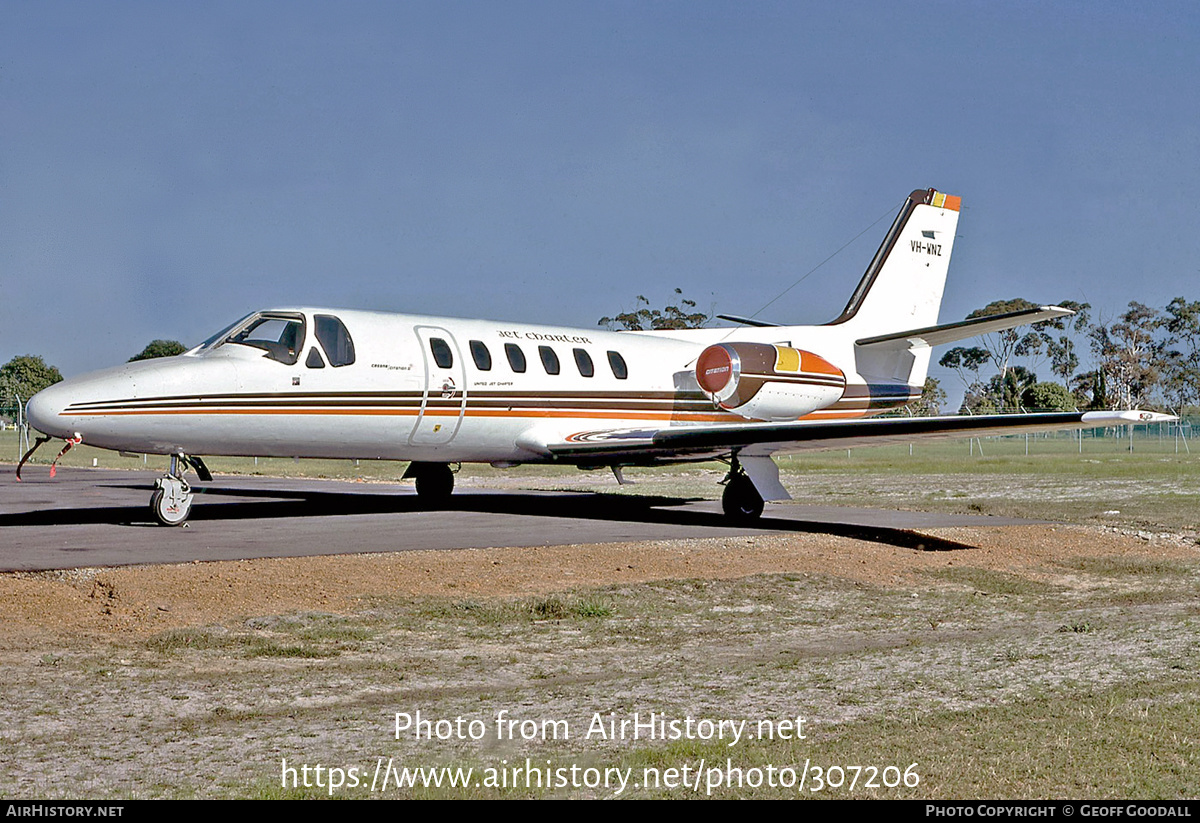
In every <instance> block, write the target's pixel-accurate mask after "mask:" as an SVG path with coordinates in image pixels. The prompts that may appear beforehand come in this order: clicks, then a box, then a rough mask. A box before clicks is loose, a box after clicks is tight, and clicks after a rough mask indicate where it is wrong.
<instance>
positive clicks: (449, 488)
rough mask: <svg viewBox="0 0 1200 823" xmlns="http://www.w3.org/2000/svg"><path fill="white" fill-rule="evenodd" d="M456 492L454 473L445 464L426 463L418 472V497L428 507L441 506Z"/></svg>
mask: <svg viewBox="0 0 1200 823" xmlns="http://www.w3.org/2000/svg"><path fill="white" fill-rule="evenodd" d="M453 491H454V472H452V471H450V466H448V465H447V464H445V463H426V464H425V465H423V466H422V467H421V470H420V471H419V472H417V497H418V498H420V500H421V502H422V503H424V504H426V505H428V506H441V505H444V504H445V503H446V501H447V500H449V499H450V495H451V493H452V492H453Z"/></svg>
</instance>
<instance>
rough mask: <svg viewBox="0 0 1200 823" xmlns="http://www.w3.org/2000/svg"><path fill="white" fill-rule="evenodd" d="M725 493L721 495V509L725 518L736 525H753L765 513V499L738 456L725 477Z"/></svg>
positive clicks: (735, 456) (734, 458) (731, 463)
mask: <svg viewBox="0 0 1200 823" xmlns="http://www.w3.org/2000/svg"><path fill="white" fill-rule="evenodd" d="M724 482H725V492H724V493H723V494H722V495H721V508H722V509H723V510H724V511H725V516H726V517H728V518H729V519H730V520H732V521H733V522H734V523H753V522H754V521H755V520H758V518H759V517H760V516H761V515H762V513H763V498H762V495H761V494H759V493H758V489H756V488H754V483H753V482H752V481H751V480H750V478H749V477H748V476H747V475H746V471H745V469H743V468H742V467H741V465H740V464H739V463H738V459H737V455H734V457H733V460H732V461H731V462H730V464H729V474H728V475H726V476H725V481H724Z"/></svg>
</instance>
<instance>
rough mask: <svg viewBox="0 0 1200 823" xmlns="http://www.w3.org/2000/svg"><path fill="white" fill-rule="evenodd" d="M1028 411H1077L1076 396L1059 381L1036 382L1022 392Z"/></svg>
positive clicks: (1023, 404) (1022, 399)
mask: <svg viewBox="0 0 1200 823" xmlns="http://www.w3.org/2000/svg"><path fill="white" fill-rule="evenodd" d="M1021 405H1022V406H1024V407H1025V409H1026V410H1027V411H1075V397H1074V396H1073V395H1072V394H1071V392H1070V391H1068V390H1067V387H1066V386H1063V385H1061V384H1059V383H1045V382H1043V383H1034V384H1033V385H1032V386H1030V387H1029V388H1027V389H1025V391H1023V392H1022V393H1021Z"/></svg>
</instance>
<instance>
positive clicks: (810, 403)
mask: <svg viewBox="0 0 1200 823" xmlns="http://www.w3.org/2000/svg"><path fill="white" fill-rule="evenodd" d="M959 208H960V198H958V197H952V196H949V195H946V194H944V193H941V192H938V191H935V190H933V189H929V190H918V191H915V192H913V193H912V194H911V195H910V196H909V198H908V200H907V201H906V203H905V204H904V207H903V208H902V209H901V211H900V213H899V215H898V216H897V217H896V220H895V222H894V223H893V224H892V227H891V228H890V229H889V230H888V233H887V236H886V237H885V238H884V241H883V244H882V245H881V246H880V247H879V251H878V252H876V254H875V257H874V258H873V259H872V260H871V264H870V266H868V268H867V271H866V274H865V275H864V276H863V278H862V281H861V282H860V283H859V284H858V288H857V289H856V290H855V292H854V295H853V296H852V297H851V298H850V302H849V303H848V304H847V305H846V308H845V310H844V311H843V312H842V314H841V315H840V316H839V317H837V318H836V319H834V320H833V321H831V322H829V323H826V324H824V325H819V326H783V325H773V324H766V323H762V322H760V321H752V320H744V319H740V318H727V319H732V320H735V321H738V322H741V323H742V324H743V325H742V326H740V327H732V328H708V329H688V330H682V331H648V332H647V331H639V332H629V331H625V332H609V331H597V330H591V329H572V328H560V327H556V326H536V325H526V324H520V323H503V322H491V321H487V320H459V319H452V318H446V317H420V316H414V315H404V314H385V313H382V312H365V311H343V310H334V309H319V308H304V307H297V308H282V309H271V310H268V311H260V312H255V313H254V314H251V315H249V316H247V317H244V318H242V319H241V320H239V321H237V322H236V323H234V324H233V325H231V326H229V327H228V328H226V329H224V330H222V331H220V332H218V333H217V334H215V335H213V336H212V337H210V338H209V339H208V340H206V341H205V342H204V343H202V344H201V345H199V346H197V347H196V348H194V349H192V350H191V351H189V352H187V353H185V354H181V355H179V356H177V357H171V358H164V359H160V360H150V361H142V362H137V363H127V364H125V365H123V366H118V367H117V368H114V369H109V370H106V371H101V372H96V373H93V374H88V375H84V376H81V377H76V378H73V379H70V380H65V381H63V382H61V383H58V384H56V385H54V386H51V387H50V388H48V389H45V390H44V391H42V392H40V393H38V394H37V395H36V396H34V397H33V399H32V400H30V401H29V406H28V417H29V420H30V422H31V423H32V425H33V426H34V427H35V428H37V429H38V430H40V431H41V432H43V433H44V434H46V435H47V437H46V438H41V439H40V442H45V440H48V439H49V438H50V437H58V438H63V439H64V440H66V441H67V445H66V446H65V447H64V452H65V450H66V449H67V448H70V446H71V445H73V444H75V443H79V442H84V443H88V444H90V445H93V446H99V447H101V448H106V449H114V450H120V451H126V452H138V453H150V454H164V455H170V458H171V461H170V469H169V470H168V472H167V474H166V476H164V477H162V478H161V479H159V480H158V481H157V483H156V489H155V491H154V494H153V497H152V500H151V507H152V509H153V512H154V514H155V516H156V517H157V519H158V520H159V521H160V522H162V523H164V524H167V525H179V524H181V523H183V522H184V521H185V520H186V519H187V517H188V514H189V512H190V510H191V504H192V491H191V489H190V487H189V485H188V483H187V481H186V480H185V479H184V474H185V472H186V471H187V469H188V468H192V469H194V470H195V471H196V473H197V475H198V476H199V477H200V478H201V479H202V480H209V479H211V475H210V474H209V471H208V469H207V468H206V467H205V465H204V462H203V459H202V456H203V455H242V456H259V457H321V458H370V459H380V460H407V461H411V463H410V465H409V467H408V469H407V470H406V473H405V476H406V477H412V478H415V480H416V488H417V494H418V495H419V496H420V497H421V498H422V499H424V500H426V501H427V502H429V503H430V504H433V505H436V504H437V503H439V502H442V501H444V500H445V498H446V497H447V496H448V495H449V494H450V492H451V490H452V488H453V485H454V476H453V473H452V471H451V468H450V467H451V465H452V464H456V463H464V462H476V463H491V464H492V465H494V466H500V467H507V466H515V465H518V464H521V463H563V464H569V465H575V466H578V467H579V468H582V469H594V468H602V467H610V468H611V469H612V471H613V473H614V474H615V475H616V478H617V480H618V481H619V482H624V480H623V476H622V473H621V469H622V467H625V466H645V465H652V464H663V463H681V462H688V461H701V460H712V459H720V460H725V461H727V462H728V463H729V466H730V470H729V474H728V476H727V477H726V480H725V491H724V494H723V497H722V502H723V507H724V510H725V512H726V514H727V515H729V516H730V517H731V518H734V519H737V520H742V521H749V520H754V519H755V518H757V517H758V516H759V515H760V514H761V513H762V510H763V503H764V501H768V500H783V499H787V498H788V497H789V495H788V493H787V491H786V490H785V489H784V488H783V486H782V485H781V484H780V482H779V471H778V468H777V467H776V465H775V463H774V461H773V460H772V457H771V456H772V455H774V454H785V453H794V452H801V451H805V450H809V449H828V448H837V447H840V448H845V447H848V446H860V445H869V444H877V443H881V442H886V441H891V440H895V439H903V440H906V441H911V440H915V439H920V438H929V437H951V436H978V435H982V434H991V433H1011V432H1020V431H1032V430H1046V429H1066V428H1081V427H1090V426H1104V425H1128V424H1131V423H1141V422H1147V421H1150V420H1163V419H1171V418H1168V417H1167V416H1165V415H1155V414H1153V413H1150V412H1141V411H1132V412H1093V413H1077V412H1071V413H1054V414H1024V415H1003V416H975V417H972V416H950V417H925V418H913V417H903V418H898V417H885V418H880V417H878V415H879V414H880V413H881V412H885V411H887V410H889V409H895V408H897V407H899V406H902V405H904V404H905V403H908V402H910V401H912V400H914V399H916V398H917V397H919V396H920V394H921V389H922V386H923V384H924V382H925V377H926V371H927V368H928V365H929V357H930V348H931V347H932V346H935V345H938V344H942V343H949V342H953V341H956V340H961V339H965V338H968V337H973V336H975V335H979V334H984V333H987V332H994V331H999V330H1002V329H1008V328H1012V327H1015V326H1019V325H1022V324H1025V323H1034V322H1038V321H1041V320H1048V319H1051V318H1055V317H1059V316H1063V315H1067V314H1070V313H1071V312H1070V311H1068V310H1066V309H1061V308H1058V307H1054V306H1046V307H1042V308H1039V309H1033V310H1029V311H1021V312H1015V313H1012V314H1006V315H1001V316H993V317H986V318H979V319H975V320H967V321H963V322H959V323H950V324H946V325H937V320H938V310H939V306H940V304H941V300H942V289H943V287H944V285H945V282H946V272H947V268H948V266H949V263H950V250H951V248H952V246H953V245H954V233H955V227H956V226H957V224H958V215H959ZM35 448H36V446H35ZM60 456H61V454H60ZM26 457H28V455H26Z"/></svg>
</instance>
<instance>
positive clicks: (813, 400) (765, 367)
mask: <svg viewBox="0 0 1200 823" xmlns="http://www.w3.org/2000/svg"><path fill="white" fill-rule="evenodd" d="M696 380H697V382H699V383H700V388H701V389H703V390H704V392H705V394H707V395H708V396H709V397H710V398H712V401H713V403H715V404H716V405H717V406H719V407H720V408H722V409H725V410H727V411H731V412H734V413H735V414H740V415H741V416H742V417H746V418H749V419H751V420H796V419H799V418H801V417H803V416H804V415H806V414H809V413H810V412H813V411H816V410H817V409H822V408H825V407H826V406H829V405H831V404H833V403H835V402H836V401H837V400H839V399H840V398H841V396H842V393H843V392H844V391H845V389H846V375H845V374H844V373H843V372H842V370H841V369H839V368H838V367H837V366H835V365H833V364H832V363H830V362H829V361H828V360H826V359H825V358H823V357H821V356H820V355H816V354H813V353H812V352H807V351H802V350H800V349H793V348H791V347H789V346H775V345H770V344H767V343H717V344H716V345H712V346H709V347H708V348H707V349H705V350H704V351H703V352H701V353H700V357H699V358H698V359H697V360H696Z"/></svg>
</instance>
